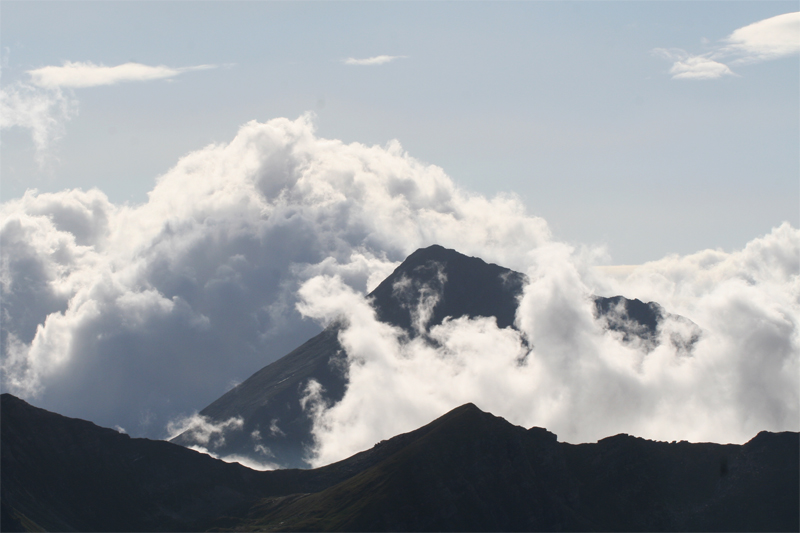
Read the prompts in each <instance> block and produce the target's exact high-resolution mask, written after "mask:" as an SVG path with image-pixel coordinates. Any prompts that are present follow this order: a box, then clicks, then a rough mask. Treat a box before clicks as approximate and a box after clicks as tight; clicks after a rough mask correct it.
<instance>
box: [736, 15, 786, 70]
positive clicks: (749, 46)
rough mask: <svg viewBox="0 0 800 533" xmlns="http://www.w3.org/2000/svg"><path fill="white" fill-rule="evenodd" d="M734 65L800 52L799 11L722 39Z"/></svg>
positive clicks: (764, 21)
mask: <svg viewBox="0 0 800 533" xmlns="http://www.w3.org/2000/svg"><path fill="white" fill-rule="evenodd" d="M724 42H727V43H728V46H727V50H728V51H731V52H735V53H738V54H739V55H741V56H742V57H741V58H740V59H738V60H737V61H738V62H755V61H768V60H772V59H778V58H781V57H787V56H791V55H795V54H797V53H798V52H800V12H797V13H786V14H784V15H778V16H777V17H772V18H768V19H764V20H761V21H759V22H755V23H753V24H750V25H749V26H745V27H743V28H739V29H738V30H736V31H734V32H733V33H732V34H730V36H729V37H728V38H727V39H725V40H724Z"/></svg>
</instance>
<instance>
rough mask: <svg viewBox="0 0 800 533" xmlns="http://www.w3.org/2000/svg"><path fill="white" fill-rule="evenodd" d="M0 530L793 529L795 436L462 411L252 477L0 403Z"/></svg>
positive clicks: (797, 492)
mask: <svg viewBox="0 0 800 533" xmlns="http://www.w3.org/2000/svg"><path fill="white" fill-rule="evenodd" d="M0 410H1V411H2V425H1V427H0V437H2V442H1V443H0V444H2V456H1V459H2V465H1V466H2V470H0V474H1V475H2V477H1V478H0V482H1V484H0V491H1V493H0V500H2V517H1V518H2V524H0V528H2V530H3V531H19V530H28V531H36V530H49V531H170V530H174V531H178V530H188V531H203V530H208V529H212V530H240V531H241V530H244V531H248V530H268V531H278V530H287V531H291V530H295V531H309V530H311V531H317V530H319V531H322V530H331V531H368V530H369V531H512V530H519V531H554V530H562V531H610V530H618V531H624V530H627V531H642V530H651V531H685V530H695V531H696V530H704V531H730V530H738V531H797V529H798V525H800V524H798V514H799V513H800V509H799V507H798V500H799V499H800V489H798V485H799V482H800V480H799V479H798V470H799V467H798V455H799V454H800V442H799V440H798V434H797V433H788V432H786V433H767V432H762V433H759V434H758V435H757V436H756V437H755V438H754V439H752V440H751V441H750V442H748V443H747V444H744V445H732V444H728V445H720V444H708V443H704V444H690V443H686V442H680V443H672V444H670V443H665V442H653V441H647V440H644V439H639V438H635V437H630V436H627V435H617V436H615V437H610V438H607V439H603V440H601V441H600V442H598V443H596V444H580V445H570V444H566V443H560V442H558V441H557V439H556V436H555V435H554V434H552V433H550V432H548V431H547V430H545V429H541V428H531V429H528V430H526V429H524V428H521V427H518V426H514V425H512V424H510V423H508V422H506V421H505V420H504V419H502V418H499V417H495V416H493V415H491V414H489V413H484V412H482V411H481V410H479V409H478V408H477V407H476V406H474V405H472V404H467V405H463V406H461V407H459V408H457V409H454V410H453V411H451V412H450V413H447V414H446V415H444V416H442V417H440V418H438V419H437V420H434V421H433V422H431V423H430V424H428V425H426V426H423V427H421V428H419V429H417V430H415V431H412V432H410V433H406V434H402V435H398V436H396V437H393V438H391V439H389V440H387V441H384V442H381V443H379V444H377V445H375V446H374V447H373V448H372V449H370V450H367V451H364V452H361V453H359V454H356V455H354V456H352V457H350V458H348V459H345V460H344V461H340V462H338V463H334V464H332V465H328V466H326V467H323V468H318V469H314V470H279V471H272V472H257V471H253V470H249V469H247V468H245V467H242V466H240V465H238V464H227V463H223V462H221V461H218V460H215V459H212V458H211V457H208V456H206V455H203V454H199V453H197V452H194V451H192V450H188V449H185V448H183V447H181V446H177V445H174V444H171V443H168V442H163V441H151V440H147V439H131V438H129V437H127V436H126V435H123V434H120V433H117V432H116V431H114V430H110V429H104V428H100V427H98V426H95V425H94V424H91V423H89V422H85V421H83V420H76V419H71V418H66V417H63V416H60V415H57V414H53V413H50V412H47V411H44V410H42V409H38V408H35V407H32V406H30V405H28V404H27V403H25V402H24V401H22V400H20V399H18V398H15V397H13V396H11V395H8V394H3V395H2V403H0Z"/></svg>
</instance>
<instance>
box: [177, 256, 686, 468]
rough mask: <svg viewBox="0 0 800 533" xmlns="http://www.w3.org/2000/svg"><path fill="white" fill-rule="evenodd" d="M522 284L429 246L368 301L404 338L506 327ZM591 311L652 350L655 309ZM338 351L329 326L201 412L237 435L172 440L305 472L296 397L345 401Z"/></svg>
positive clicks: (605, 303)
mask: <svg viewBox="0 0 800 533" xmlns="http://www.w3.org/2000/svg"><path fill="white" fill-rule="evenodd" d="M524 284H525V276H524V275H523V274H520V273H519V272H514V271H513V270H509V269H507V268H503V267H501V266H498V265H495V264H489V263H486V262H484V261H483V260H481V259H479V258H476V257H468V256H465V255H463V254H460V253H458V252H456V251H455V250H449V249H446V248H443V247H441V246H437V245H434V246H430V247H428V248H423V249H420V250H417V251H416V252H414V253H413V254H411V255H410V256H408V258H407V259H406V260H405V261H404V262H403V263H402V264H401V265H400V266H398V267H397V269H396V270H395V271H394V272H393V273H392V274H391V275H390V276H389V277H387V278H386V279H385V280H384V281H383V282H382V283H381V284H380V285H378V287H376V288H375V290H373V291H372V292H371V293H370V294H369V298H371V299H372V303H373V306H374V308H375V310H376V313H377V316H378V318H379V319H380V320H381V321H382V322H386V323H389V324H392V325H394V326H397V327H400V328H402V329H403V330H405V331H406V333H407V334H408V335H409V336H414V335H418V334H420V333H421V332H423V331H424V330H425V329H430V328H431V327H433V326H435V325H438V324H441V323H442V322H443V321H444V319H445V318H447V317H452V318H458V317H462V316H468V317H478V316H483V317H494V318H495V319H496V320H497V325H498V326H499V327H501V328H505V327H514V318H515V314H516V310H517V305H518V299H519V297H520V296H521V294H522V290H523V288H524ZM426 298H430V299H431V300H430V302H429V303H434V302H435V305H433V307H432V312H431V314H430V316H428V317H420V316H418V315H417V309H418V305H419V304H420V301H421V300H424V299H426ZM595 308H596V312H597V316H598V319H599V320H604V321H605V324H606V327H608V328H609V329H612V330H615V331H620V332H622V333H623V334H624V336H623V342H632V341H634V340H637V341H639V342H642V343H644V344H645V345H647V346H650V347H653V346H655V345H656V344H657V332H658V326H659V323H660V321H661V320H663V318H664V317H665V316H667V313H665V312H664V311H663V310H662V308H661V306H659V305H658V304H656V303H643V302H640V301H639V300H629V299H626V298H624V297H622V296H616V297H613V298H604V297H596V298H595ZM670 316H671V315H670ZM683 320H686V319H683ZM687 322H688V321H687ZM698 332H699V330H698ZM695 340H696V339H695ZM341 350H342V348H341V345H340V344H339V341H338V329H337V326H335V325H334V326H331V327H329V328H328V329H326V330H325V331H323V332H322V333H320V334H319V335H317V336H316V337H313V338H312V339H310V340H309V341H307V342H306V343H305V344H303V345H302V346H300V347H299V348H297V349H295V350H293V351H292V352H291V353H289V354H288V355H286V356H284V357H282V358H281V359H279V360H278V361H275V362H274V363H272V364H270V365H267V366H266V367H264V368H262V369H261V370H259V371H258V372H256V373H255V374H253V375H252V376H251V377H249V378H248V379H247V380H245V381H244V382H242V383H241V384H239V385H237V386H236V387H234V388H233V389H231V390H230V391H228V392H227V393H226V394H224V395H223V396H221V397H220V398H219V399H217V400H216V401H214V402H213V403H212V404H210V405H209V406H207V407H206V408H205V409H203V410H202V411H200V414H201V415H202V416H204V417H207V418H208V419H209V420H210V421H212V422H214V423H217V424H219V423H223V422H224V421H226V420H229V419H231V418H235V417H241V418H242V420H243V427H242V428H241V429H238V430H236V431H228V432H226V434H225V438H224V440H222V439H221V440H219V441H214V440H212V441H211V442H206V441H204V440H202V439H201V438H199V435H198V434H196V433H195V432H193V431H191V430H190V431H186V432H184V433H182V434H181V435H178V436H177V437H175V438H174V439H173V440H172V442H175V443H177V444H181V445H183V446H193V445H194V446H203V447H205V448H208V449H210V450H212V451H213V452H214V453H216V454H218V455H219V456H223V457H224V456H227V455H238V456H243V457H248V458H251V459H253V460H255V461H261V462H270V463H277V464H279V465H281V466H283V467H291V468H308V467H309V464H308V463H307V462H306V461H305V455H306V453H307V449H308V448H310V447H311V446H312V444H313V440H312V435H311V429H312V422H311V420H310V418H309V417H308V416H307V414H306V413H305V412H304V411H303V409H302V408H301V404H300V399H301V398H302V396H303V392H304V390H305V387H306V385H307V383H308V382H309V380H311V379H314V380H316V381H317V382H319V383H320V384H321V385H322V386H323V387H324V390H325V397H326V398H327V399H328V400H329V401H330V402H332V403H336V402H338V401H340V400H341V399H342V397H343V396H344V393H345V389H346V386H347V376H346V368H345V365H344V360H343V359H344V355H343V354H342V352H341ZM203 437H205V435H203ZM267 451H268V453H265V452H267Z"/></svg>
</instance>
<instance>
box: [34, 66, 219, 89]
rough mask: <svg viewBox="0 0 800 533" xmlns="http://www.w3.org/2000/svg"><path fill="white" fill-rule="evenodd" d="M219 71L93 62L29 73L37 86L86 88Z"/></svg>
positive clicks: (195, 67) (41, 69)
mask: <svg viewBox="0 0 800 533" xmlns="http://www.w3.org/2000/svg"><path fill="white" fill-rule="evenodd" d="M211 68H216V65H198V66H194V67H180V68H172V67H167V66H164V65H159V66H156V67H153V66H149V65H142V64H141V63H124V64H122V65H117V66H115V67H106V66H104V65H95V64H94V63H92V62H91V61H86V62H81V61H75V62H73V61H65V62H64V64H63V65H62V66H60V67H56V66H46V67H42V68H38V69H34V70H29V71H28V75H30V77H31V81H32V82H33V84H35V85H38V86H39V87H45V88H50V89H53V88H56V87H68V88H76V89H77V88H86V87H97V86H100V85H114V84H117V83H122V82H130V81H150V80H160V79H165V78H174V77H175V76H178V75H179V74H182V73H184V72H189V71H193V70H205V69H211Z"/></svg>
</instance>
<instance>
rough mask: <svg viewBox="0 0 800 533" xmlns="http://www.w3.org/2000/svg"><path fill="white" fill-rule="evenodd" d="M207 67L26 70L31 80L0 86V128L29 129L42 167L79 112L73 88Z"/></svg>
mask: <svg viewBox="0 0 800 533" xmlns="http://www.w3.org/2000/svg"><path fill="white" fill-rule="evenodd" d="M210 68H216V66H215V65H199V66H194V67H180V68H171V67H166V66H163V65H161V66H157V67H151V66H148V65H142V64H140V63H125V64H123V65H118V66H116V67H106V66H103V65H95V64H94V63H91V62H88V61H87V62H79V61H78V62H71V61H65V62H64V65H62V66H60V67H56V66H46V67H42V68H38V69H34V70H29V71H28V72H27V73H28V75H29V76H30V78H31V82H30V83H24V82H16V83H12V84H10V85H7V86H5V87H4V88H2V89H0V129H8V128H13V127H19V128H24V129H27V130H29V131H30V134H31V138H32V139H33V143H34V145H35V147H36V157H37V160H38V163H39V165H40V166H44V165H45V164H46V163H47V160H48V158H49V157H51V154H50V151H49V149H50V147H51V145H52V144H53V142H54V141H56V140H58V139H59V138H60V137H61V136H63V135H64V131H65V124H66V123H67V122H68V121H69V120H70V119H72V118H73V117H74V116H75V115H77V113H78V99H77V98H76V97H75V94H74V92H73V91H72V89H79V88H86V87H96V86H100V85H114V84H117V83H122V82H130V81H149V80H156V79H166V78H173V77H175V76H177V75H179V74H182V73H184V72H189V71H193V70H205V69H210Z"/></svg>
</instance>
